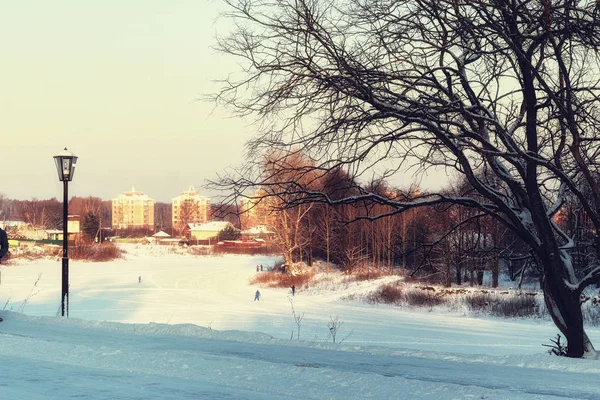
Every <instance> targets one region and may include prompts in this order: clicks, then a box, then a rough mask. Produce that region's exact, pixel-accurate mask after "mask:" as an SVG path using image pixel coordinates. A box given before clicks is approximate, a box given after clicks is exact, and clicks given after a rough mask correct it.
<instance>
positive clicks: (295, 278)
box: [250, 271, 315, 288]
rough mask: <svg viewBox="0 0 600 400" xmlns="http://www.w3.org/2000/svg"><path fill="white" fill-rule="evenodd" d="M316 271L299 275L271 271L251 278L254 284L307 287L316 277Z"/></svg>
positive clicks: (276, 286)
mask: <svg viewBox="0 0 600 400" xmlns="http://www.w3.org/2000/svg"><path fill="white" fill-rule="evenodd" d="M314 275H315V274H314V272H309V273H305V274H298V275H288V274H283V273H281V272H276V271H269V272H264V273H262V274H258V275H256V276H255V277H254V278H252V279H251V280H250V283H251V284H253V285H260V286H264V287H274V288H289V287H292V286H296V287H297V288H300V287H306V286H308V284H309V283H310V282H311V281H312V280H313V278H314Z"/></svg>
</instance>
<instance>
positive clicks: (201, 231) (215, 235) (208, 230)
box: [182, 221, 238, 242]
mask: <svg viewBox="0 0 600 400" xmlns="http://www.w3.org/2000/svg"><path fill="white" fill-rule="evenodd" d="M226 229H227V230H229V229H233V230H238V229H237V228H236V227H235V226H233V225H232V224H231V222H229V221H212V222H207V223H205V224H193V223H190V224H187V226H186V227H185V228H184V229H183V232H182V233H183V234H184V235H186V236H187V237H189V238H190V239H191V240H198V241H209V242H210V241H213V240H214V241H219V240H220V237H219V236H220V234H221V232H222V231H223V230H226Z"/></svg>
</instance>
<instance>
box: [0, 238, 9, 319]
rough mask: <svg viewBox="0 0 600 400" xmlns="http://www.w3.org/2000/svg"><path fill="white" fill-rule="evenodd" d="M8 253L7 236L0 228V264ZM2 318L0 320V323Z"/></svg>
mask: <svg viewBox="0 0 600 400" xmlns="http://www.w3.org/2000/svg"><path fill="white" fill-rule="evenodd" d="M7 253H8V235H7V234H6V231H5V230H4V229H2V228H0V264H1V263H2V258H4V256H5V255H6V254H7ZM1 321H2V318H0V322H1Z"/></svg>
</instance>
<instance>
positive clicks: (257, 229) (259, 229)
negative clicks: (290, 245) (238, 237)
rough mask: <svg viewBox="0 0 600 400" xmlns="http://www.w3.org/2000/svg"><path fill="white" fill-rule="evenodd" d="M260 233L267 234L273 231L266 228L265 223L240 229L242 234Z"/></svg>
mask: <svg viewBox="0 0 600 400" xmlns="http://www.w3.org/2000/svg"><path fill="white" fill-rule="evenodd" d="M261 233H266V234H269V233H274V232H271V231H270V230H268V229H267V227H266V226H265V225H258V226H255V227H253V228H250V229H246V230H245V231H242V234H245V235H260V234H261Z"/></svg>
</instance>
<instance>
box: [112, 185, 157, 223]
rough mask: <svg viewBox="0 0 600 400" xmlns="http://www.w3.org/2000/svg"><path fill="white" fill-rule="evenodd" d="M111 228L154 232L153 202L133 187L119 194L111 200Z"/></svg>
mask: <svg viewBox="0 0 600 400" xmlns="http://www.w3.org/2000/svg"><path fill="white" fill-rule="evenodd" d="M112 228H113V229H147V230H150V231H154V200H153V199H151V198H150V197H148V196H147V195H146V194H144V193H142V192H138V191H137V190H135V187H132V188H131V191H129V192H125V193H122V194H120V195H119V197H117V198H116V199H113V200H112Z"/></svg>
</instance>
